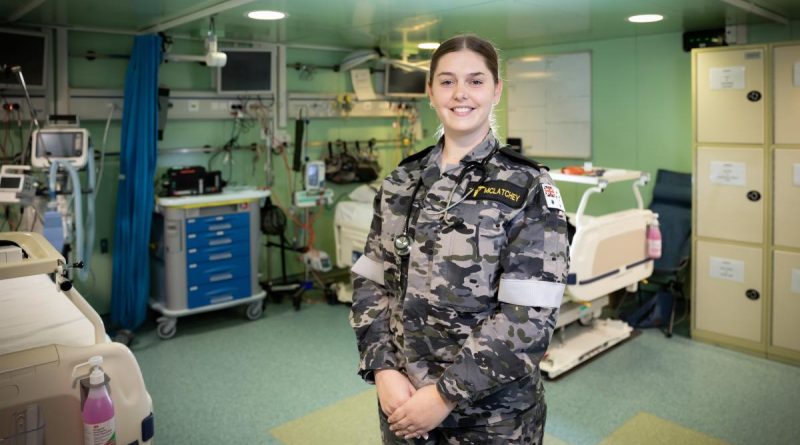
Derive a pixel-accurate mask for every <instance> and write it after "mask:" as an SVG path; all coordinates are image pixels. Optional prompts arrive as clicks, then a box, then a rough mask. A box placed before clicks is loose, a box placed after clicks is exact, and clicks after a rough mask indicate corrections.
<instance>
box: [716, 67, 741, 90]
mask: <svg viewBox="0 0 800 445" xmlns="http://www.w3.org/2000/svg"><path fill="white" fill-rule="evenodd" d="M710 75H711V89H712V90H743V89H744V67H743V66H725V67H719V68H711V70H710Z"/></svg>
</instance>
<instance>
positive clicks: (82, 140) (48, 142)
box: [31, 127, 89, 168]
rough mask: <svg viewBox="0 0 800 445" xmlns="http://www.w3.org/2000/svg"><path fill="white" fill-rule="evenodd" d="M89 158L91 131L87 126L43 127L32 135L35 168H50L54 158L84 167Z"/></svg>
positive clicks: (77, 166)
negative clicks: (87, 129)
mask: <svg viewBox="0 0 800 445" xmlns="http://www.w3.org/2000/svg"><path fill="white" fill-rule="evenodd" d="M88 159H89V132H88V131H86V129H85V128H73V127H63V128H60V127H57V128H41V129H39V130H34V131H33V134H32V135H31V166H33V167H35V168H49V167H50V164H51V163H52V162H53V161H54V160H62V161H68V162H69V163H70V164H72V165H73V166H75V168H83V167H85V166H86V161H87V160H88Z"/></svg>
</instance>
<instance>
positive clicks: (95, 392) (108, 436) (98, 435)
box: [83, 355, 117, 445]
mask: <svg viewBox="0 0 800 445" xmlns="http://www.w3.org/2000/svg"><path fill="white" fill-rule="evenodd" d="M89 364H90V365H92V367H93V368H92V372H91V374H89V395H88V396H87V397H86V402H84V404H83V443H84V445H116V443H117V438H116V429H115V426H114V403H113V402H112V401H111V396H110V395H109V394H108V389H107V388H106V375H105V373H103V370H102V368H100V365H102V364H103V357H101V356H99V355H96V356H94V357H92V358H90V359H89Z"/></svg>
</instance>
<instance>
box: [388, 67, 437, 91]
mask: <svg viewBox="0 0 800 445" xmlns="http://www.w3.org/2000/svg"><path fill="white" fill-rule="evenodd" d="M385 77H386V88H385V89H384V92H385V94H386V95H387V96H399V97H423V96H425V82H426V81H427V77H428V73H426V72H425V71H418V70H414V71H406V70H403V69H400V68H397V67H395V66H392V65H386V76H385Z"/></svg>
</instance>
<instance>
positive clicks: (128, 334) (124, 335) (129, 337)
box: [114, 329, 133, 346]
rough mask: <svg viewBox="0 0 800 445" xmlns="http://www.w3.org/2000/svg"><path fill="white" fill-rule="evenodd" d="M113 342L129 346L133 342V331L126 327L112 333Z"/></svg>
mask: <svg viewBox="0 0 800 445" xmlns="http://www.w3.org/2000/svg"><path fill="white" fill-rule="evenodd" d="M114 342H115V343H122V344H123V345H125V346H130V345H131V343H133V332H132V331H129V330H127V329H120V330H119V331H117V333H116V334H115V335H114Z"/></svg>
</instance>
